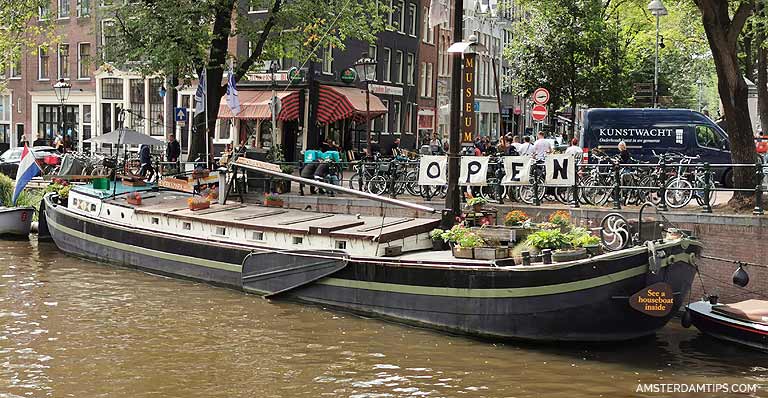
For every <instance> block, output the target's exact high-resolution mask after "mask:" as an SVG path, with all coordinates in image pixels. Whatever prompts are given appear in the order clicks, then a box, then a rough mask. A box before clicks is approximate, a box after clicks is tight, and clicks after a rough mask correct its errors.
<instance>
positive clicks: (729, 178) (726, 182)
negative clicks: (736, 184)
mask: <svg viewBox="0 0 768 398" xmlns="http://www.w3.org/2000/svg"><path fill="white" fill-rule="evenodd" d="M723 186H724V187H725V188H733V169H728V170H727V171H726V172H725V173H724V174H723Z"/></svg>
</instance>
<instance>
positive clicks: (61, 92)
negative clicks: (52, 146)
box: [51, 79, 72, 138]
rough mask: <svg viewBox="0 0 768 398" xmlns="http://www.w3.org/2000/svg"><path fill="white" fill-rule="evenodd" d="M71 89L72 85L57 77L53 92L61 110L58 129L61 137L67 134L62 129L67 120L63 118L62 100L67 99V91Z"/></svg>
mask: <svg viewBox="0 0 768 398" xmlns="http://www.w3.org/2000/svg"><path fill="white" fill-rule="evenodd" d="M71 89H72V85H71V84H69V83H68V82H67V81H65V80H64V79H59V81H58V82H56V83H55V84H54V85H53V92H54V93H55V94H56V99H57V100H59V103H60V104H61V105H60V108H59V109H60V112H61V119H60V120H59V121H60V127H59V128H60V131H61V135H62V137H63V136H64V135H66V134H67V132H66V131H64V130H65V129H66V128H67V121H66V120H65V116H64V102H66V101H67V99H69V91H70V90H71ZM51 138H53V137H51Z"/></svg>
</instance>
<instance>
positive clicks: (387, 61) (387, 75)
mask: <svg viewBox="0 0 768 398" xmlns="http://www.w3.org/2000/svg"><path fill="white" fill-rule="evenodd" d="M391 64H392V50H390V49H388V48H386V47H384V63H383V64H382V67H383V68H384V81H385V82H387V83H389V82H391V81H392V65H391Z"/></svg>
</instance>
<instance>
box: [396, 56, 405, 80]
mask: <svg viewBox="0 0 768 398" xmlns="http://www.w3.org/2000/svg"><path fill="white" fill-rule="evenodd" d="M395 56H396V57H397V62H396V64H397V72H396V73H395V83H397V84H403V66H404V65H403V61H404V60H405V59H404V55H403V52H402V51H401V50H397V51H395Z"/></svg>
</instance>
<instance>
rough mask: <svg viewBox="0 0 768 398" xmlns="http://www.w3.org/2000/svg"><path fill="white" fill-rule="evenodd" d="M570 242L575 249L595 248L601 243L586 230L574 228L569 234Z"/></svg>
mask: <svg viewBox="0 0 768 398" xmlns="http://www.w3.org/2000/svg"><path fill="white" fill-rule="evenodd" d="M567 238H568V241H569V242H570V245H571V246H573V247H584V246H594V245H597V244H599V243H600V238H599V237H597V236H594V235H592V234H591V233H589V231H588V230H587V229H586V228H580V227H578V228H573V229H572V230H571V231H570V232H568V234H567Z"/></svg>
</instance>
